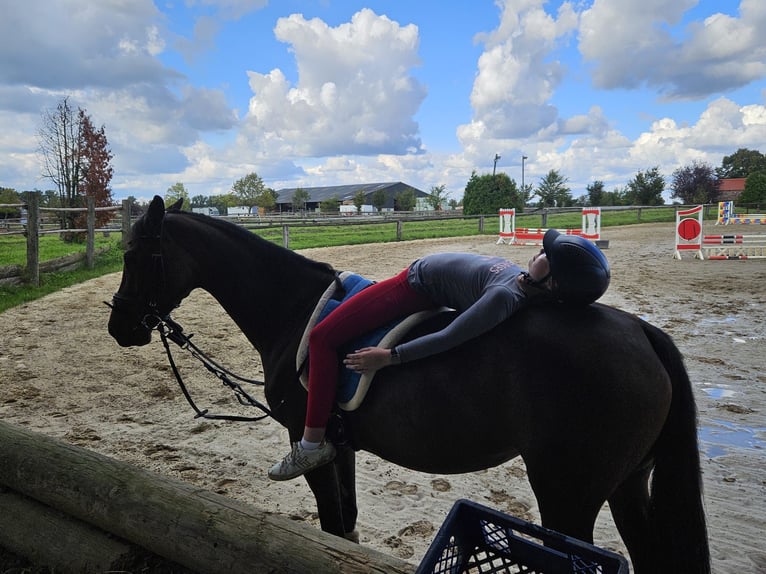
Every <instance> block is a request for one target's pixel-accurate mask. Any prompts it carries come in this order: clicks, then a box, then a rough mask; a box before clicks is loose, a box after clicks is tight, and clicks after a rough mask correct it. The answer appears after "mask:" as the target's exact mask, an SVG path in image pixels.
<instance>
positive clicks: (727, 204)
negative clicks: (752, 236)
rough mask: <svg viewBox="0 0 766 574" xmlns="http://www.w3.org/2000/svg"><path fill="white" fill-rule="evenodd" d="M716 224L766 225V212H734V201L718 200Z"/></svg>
mask: <svg viewBox="0 0 766 574" xmlns="http://www.w3.org/2000/svg"><path fill="white" fill-rule="evenodd" d="M715 224H716V225H766V213H734V202H733V201H719V202H718V221H716V222H715Z"/></svg>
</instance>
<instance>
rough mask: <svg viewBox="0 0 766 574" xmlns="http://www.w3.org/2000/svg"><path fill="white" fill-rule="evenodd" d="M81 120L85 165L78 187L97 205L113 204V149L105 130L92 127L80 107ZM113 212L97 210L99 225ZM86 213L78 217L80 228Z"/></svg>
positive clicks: (97, 225)
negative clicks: (110, 147) (110, 146)
mask: <svg viewBox="0 0 766 574" xmlns="http://www.w3.org/2000/svg"><path fill="white" fill-rule="evenodd" d="M78 117H79V121H80V124H81V126H82V139H83V142H82V143H83V150H82V159H83V168H82V174H83V176H82V181H81V183H80V187H79V189H78V192H79V193H82V195H84V196H85V197H92V198H93V200H94V203H95V206H96V207H108V206H110V205H112V204H113V203H114V200H113V199H112V188H111V182H112V174H113V169H112V157H113V156H112V151H111V150H110V149H109V142H108V141H107V139H106V129H105V128H104V126H103V125H102V126H101V127H100V128H99V129H95V128H94V127H93V122H91V120H90V117H89V116H88V115H87V114H86V113H85V112H84V111H83V110H82V109H81V110H79V114H78ZM113 215H114V214H113V212H111V211H97V212H96V227H103V226H104V225H106V223H107V222H108V221H109V220H110V219H111V218H112V216H113ZM86 219H87V216H86V215H85V214H81V215H80V216H79V217H78V218H77V225H78V227H84V226H85V225H86Z"/></svg>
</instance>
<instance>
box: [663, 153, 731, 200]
mask: <svg viewBox="0 0 766 574" xmlns="http://www.w3.org/2000/svg"><path fill="white" fill-rule="evenodd" d="M719 186H720V180H719V179H718V178H717V177H716V175H715V172H714V171H713V168H712V167H711V166H709V165H708V164H706V163H703V162H698V161H694V162H693V163H692V165H687V166H684V167H679V168H678V169H677V170H675V171H674V172H673V182H672V183H671V184H670V188H671V189H672V190H673V193H672V194H671V196H670V197H672V198H677V199H680V200H681V201H682V202H683V203H715V202H716V201H718V195H719Z"/></svg>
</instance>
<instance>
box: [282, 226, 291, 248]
mask: <svg viewBox="0 0 766 574" xmlns="http://www.w3.org/2000/svg"><path fill="white" fill-rule="evenodd" d="M282 246H283V247H284V248H285V249H290V228H289V227H288V226H287V225H283V226H282Z"/></svg>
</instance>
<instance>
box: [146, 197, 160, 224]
mask: <svg viewBox="0 0 766 574" xmlns="http://www.w3.org/2000/svg"><path fill="white" fill-rule="evenodd" d="M164 217H165V200H164V199H162V198H161V197H160V196H159V195H155V196H154V199H152V202H151V203H150V204H149V209H148V210H147V212H146V223H147V225H148V227H149V228H150V229H152V230H154V231H156V232H157V233H159V230H160V229H161V228H162V219H163V218H164Z"/></svg>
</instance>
